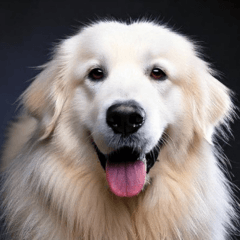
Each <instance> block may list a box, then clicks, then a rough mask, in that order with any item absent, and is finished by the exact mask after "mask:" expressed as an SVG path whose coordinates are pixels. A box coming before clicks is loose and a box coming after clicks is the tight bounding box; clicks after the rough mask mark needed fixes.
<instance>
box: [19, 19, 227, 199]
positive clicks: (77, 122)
mask: <svg viewBox="0 0 240 240" xmlns="http://www.w3.org/2000/svg"><path fill="white" fill-rule="evenodd" d="M23 102H24V105H25V106H26V108H27V109H28V111H29V112H30V114H32V115H33V116H34V117H36V118H37V119H38V120H39V128H40V130H41V131H40V132H41V133H42V136H41V139H45V138H47V137H49V136H50V135H51V134H52V133H54V131H56V129H57V127H58V129H60V127H59V126H60V125H61V124H62V125H63V123H64V124H65V125H64V126H65V129H64V128H61V129H62V130H61V131H58V134H56V135H58V137H60V138H61V139H63V140H62V142H64V144H68V145H69V147H68V148H69V149H70V148H74V147H75V148H77V147H78V148H81V146H78V145H77V143H78V140H77V139H79V138H81V137H82V136H83V135H84V136H89V139H90V141H92V146H91V147H92V149H95V150H94V151H96V153H97V155H98V158H99V160H100V162H101V165H102V167H103V169H104V170H105V171H106V175H107V180H108V183H109V186H110V188H111V190H112V191H113V192H114V193H115V194H116V195H118V196H128V197H129V196H134V195H136V194H138V193H139V192H140V191H141V189H142V188H143V186H144V184H145V182H146V178H147V177H146V176H147V175H148V174H149V173H150V169H151V168H152V167H153V166H154V164H155V162H156V160H157V159H158V158H159V157H158V156H159V151H160V150H161V148H168V151H169V153H167V154H169V156H170V155H171V157H170V158H173V159H174V158H175V159H176V161H177V157H178V156H179V154H181V155H183V154H186V153H187V151H188V150H189V148H190V146H191V144H193V141H195V140H196V139H198V141H199V140H201V139H206V140H208V141H209V142H210V143H211V141H212V135H213V133H214V131H215V130H214V129H215V127H216V126H218V125H219V124H220V123H223V122H224V119H225V118H226V117H227V116H229V113H230V109H231V101H230V98H229V93H228V89H227V88H225V86H223V85H222V84H221V83H220V82H218V81H217V80H216V79H215V78H214V77H213V76H212V75H211V70H210V68H209V67H208V65H207V64H206V63H205V62H204V61H203V60H201V59H200V58H199V57H198V54H197V51H196V49H195V46H194V44H193V43H191V41H189V40H188V39H187V38H185V37H183V36H181V35H179V34H176V33H174V32H173V31H171V30H169V29H167V28H165V27H164V26H159V25H156V24H153V23H149V22H138V23H133V24H130V25H127V24H124V23H118V22H114V21H112V22H99V23H96V24H93V25H91V26H89V27H86V28H84V29H82V30H81V32H80V33H78V34H77V35H76V36H74V37H71V38H69V39H67V40H65V41H63V42H62V44H60V45H59V47H58V48H57V52H56V54H55V55H54V58H53V60H52V61H50V62H49V63H48V64H47V65H46V66H45V69H44V70H43V71H42V73H41V74H40V75H39V76H38V77H37V79H36V80H35V81H34V82H33V83H32V85H31V86H30V87H29V88H28V89H27V91H26V92H25V93H24V95H23ZM73 119H74V120H73ZM73 126H74V127H73ZM69 128H71V134H68V129H69ZM87 134H88V135H87ZM69 136H70V137H69ZM73 139H75V140H76V141H75V142H74V140H73ZM89 139H87V138H85V139H84V141H89ZM70 145H71V146H70ZM163 145H164V146H163ZM166 151H167V150H166ZM181 159H183V158H181ZM159 160H160V161H161V158H159ZM89 161H91V159H89Z"/></svg>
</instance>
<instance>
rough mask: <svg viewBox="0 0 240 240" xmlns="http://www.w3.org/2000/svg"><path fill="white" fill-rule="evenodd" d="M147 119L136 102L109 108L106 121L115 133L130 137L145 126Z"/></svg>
mask: <svg viewBox="0 0 240 240" xmlns="http://www.w3.org/2000/svg"><path fill="white" fill-rule="evenodd" d="M145 117H146V113H145V111H144V110H143V108H141V107H140V106H139V104H138V103H137V102H136V101H127V102H122V103H117V104H114V105H112V106H111V107H109V108H108V110H107V119H106V120H107V124H108V126H109V127H111V128H112V130H113V131H114V132H115V133H120V134H122V135H123V136H128V135H130V134H132V133H135V132H136V131H137V130H138V129H139V128H140V127H141V126H142V125H143V123H144V121H145Z"/></svg>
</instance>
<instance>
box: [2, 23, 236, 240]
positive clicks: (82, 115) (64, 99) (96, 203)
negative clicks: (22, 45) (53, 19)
mask: <svg viewBox="0 0 240 240" xmlns="http://www.w3.org/2000/svg"><path fill="white" fill-rule="evenodd" d="M198 55H199V54H198V53H197V52H196V47H195V45H194V44H193V43H192V42H191V41H189V40H188V39H187V38H186V37H184V36H182V35H180V34H178V33H175V32H173V31H171V30H169V29H168V28H166V27H165V26H160V25H157V24H154V23H152V22H135V23H132V24H130V25H127V24H125V23H119V22H116V21H106V22H98V23H95V24H92V25H90V26H88V27H85V28H84V29H82V30H81V31H80V32H79V33H78V34H76V35H75V36H73V37H71V38H69V39H67V40H64V41H63V42H62V43H61V44H60V45H59V46H58V48H56V53H55V55H54V57H53V59H52V60H51V61H50V62H49V63H47V64H46V65H45V67H44V69H43V71H42V73H41V74H40V75H39V76H37V78H36V80H35V81H34V82H33V83H32V84H31V86H30V87H29V88H28V89H27V90H26V92H25V93H24V94H23V95H22V103H23V109H24V112H23V115H22V116H21V117H20V118H19V120H18V122H17V123H14V124H13V126H12V128H11V130H10V132H9V139H8V141H7V143H6V147H5V151H4V154H3V161H4V168H5V169H6V170H5V174H4V188H3V193H4V194H3V195H4V202H3V206H4V208H5V211H4V216H5V218H6V221H7V227H8V228H7V231H9V235H10V236H11V237H12V239H17V240H20V239H26V240H30V239H31V240H50V239H52V240H66V239H67V240H74V239H82V240H87V239H91V240H112V239H116V240H126V239H128V240H145V239H148V240H151V239H152V240H156V239H161V240H175V239H178V240H180V239H181V240H224V239H227V236H228V233H229V232H230V230H231V227H232V221H233V220H234V219H235V211H234V208H233V200H232V196H231V190H230V188H229V186H228V182H227V180H226V178H225V176H224V174H223V173H222V171H221V169H220V167H219V163H218V160H217V158H216V157H215V152H216V150H215V149H214V144H213V141H212V138H213V136H214V134H216V128H218V127H219V126H220V125H221V124H225V123H227V120H228V119H229V118H230V115H231V113H232V112H233V110H232V103H231V99H230V96H229V90H228V89H227V88H226V87H225V86H224V85H222V84H221V83H220V82H219V81H217V80H216V79H215V78H214V77H213V76H212V75H211V69H210V68H209V67H208V64H207V63H205V62H204V61H203V60H201V59H200V58H199V57H198ZM94 67H101V68H103V69H105V71H106V73H107V74H106V77H105V79H104V80H102V81H99V82H94V81H92V80H90V79H89V78H88V73H89V72H90V70H91V69H92V68H94ZM153 67H159V68H161V69H162V70H163V71H164V72H165V73H166V75H167V78H166V79H165V80H161V81H157V80H154V79H152V78H151V77H150V73H151V70H152V69H153ZM126 100H135V101H136V102H138V103H139V105H140V106H141V107H142V108H143V109H144V110H145V112H146V121H145V123H144V125H143V126H142V127H141V128H140V129H139V131H138V132H137V133H136V136H137V137H138V139H139V142H138V144H139V146H140V148H141V149H142V150H143V152H144V153H147V152H149V151H150V150H151V149H152V148H153V147H154V146H155V145H156V144H157V142H158V140H159V139H160V138H161V137H162V138H163V139H165V141H166V143H165V145H164V146H163V148H162V149H161V151H160V154H159V157H158V160H159V161H158V162H156V163H155V165H154V166H153V168H152V169H151V170H150V172H149V174H148V176H147V181H146V184H145V187H144V189H143V191H142V192H141V193H140V194H139V195H138V196H135V197H133V198H129V199H127V198H119V197H117V196H115V195H114V194H112V193H111V192H110V190H109V188H108V185H107V182H106V176H105V172H104V170H103V169H102V167H101V165H100V163H99V161H98V157H97V154H96V152H95V150H94V147H93V145H92V144H91V141H92V140H94V142H95V143H96V145H97V146H98V148H99V149H100V150H101V151H102V152H104V153H109V152H110V151H112V150H114V149H116V148H117V147H119V146H118V143H117V142H118V140H117V137H116V136H115V134H114V132H113V131H112V129H111V128H109V126H108V125H107V124H106V111H107V109H108V108H109V107H110V106H111V105H112V104H114V103H116V102H119V101H126ZM29 126H30V127H29ZM16 139H17V140H16Z"/></svg>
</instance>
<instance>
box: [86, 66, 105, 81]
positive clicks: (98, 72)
mask: <svg viewBox="0 0 240 240" xmlns="http://www.w3.org/2000/svg"><path fill="white" fill-rule="evenodd" d="M88 76H89V78H90V79H91V80H93V81H99V80H102V79H103V78H104V73H103V70H102V69H101V68H94V69H93V70H92V71H91V72H90V73H89V75H88Z"/></svg>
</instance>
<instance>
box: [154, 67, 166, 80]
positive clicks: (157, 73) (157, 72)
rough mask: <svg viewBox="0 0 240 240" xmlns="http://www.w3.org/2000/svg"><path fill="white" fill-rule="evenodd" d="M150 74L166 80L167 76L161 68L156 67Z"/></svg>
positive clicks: (157, 78) (155, 77)
mask: <svg viewBox="0 0 240 240" xmlns="http://www.w3.org/2000/svg"><path fill="white" fill-rule="evenodd" d="M150 76H151V77H152V78H153V79H156V80H164V79H165V78H166V74H165V73H164V72H163V71H162V70H161V69H160V68H154V69H153V70H152V72H151V74H150Z"/></svg>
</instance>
